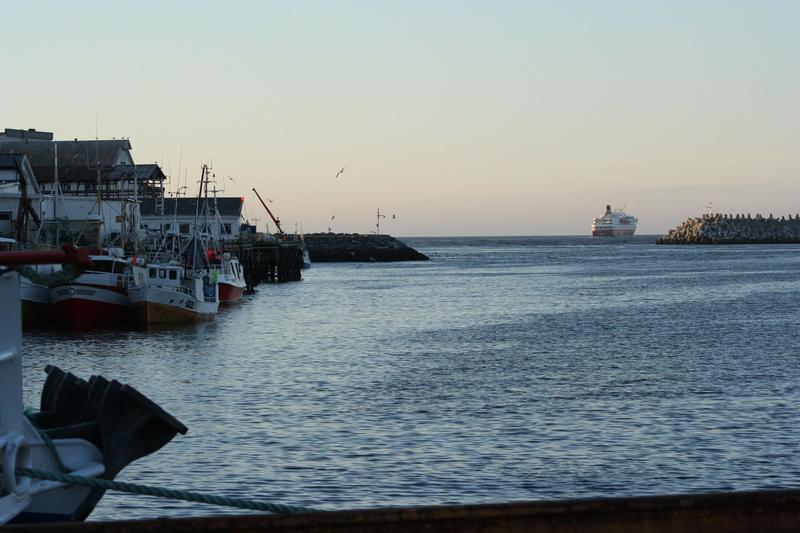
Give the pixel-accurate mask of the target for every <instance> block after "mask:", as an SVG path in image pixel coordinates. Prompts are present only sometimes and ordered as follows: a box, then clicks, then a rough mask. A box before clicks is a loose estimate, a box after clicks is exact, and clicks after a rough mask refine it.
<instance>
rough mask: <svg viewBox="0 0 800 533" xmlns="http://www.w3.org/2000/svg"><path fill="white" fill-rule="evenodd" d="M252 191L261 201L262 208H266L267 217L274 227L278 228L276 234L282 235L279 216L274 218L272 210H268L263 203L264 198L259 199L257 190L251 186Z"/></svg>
mask: <svg viewBox="0 0 800 533" xmlns="http://www.w3.org/2000/svg"><path fill="white" fill-rule="evenodd" d="M253 192H254V193H256V196H258V200H259V201H260V202H261V205H263V206H264V209H266V210H267V214H269V217H270V218H271V219H272V221H273V222H274V223H275V227H276V228H278V235H283V229H282V228H281V220H280V219H279V218H275V215H273V214H272V211H270V210H269V207H267V204H265V203H264V200H262V199H261V195H260V194H258V191H257V190H256V188H255V187H253Z"/></svg>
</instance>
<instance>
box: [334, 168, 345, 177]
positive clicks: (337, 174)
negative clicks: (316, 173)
mask: <svg viewBox="0 0 800 533" xmlns="http://www.w3.org/2000/svg"><path fill="white" fill-rule="evenodd" d="M347 167H348V165H345V166H343V167H342V170H340V171H339V172H337V173H336V176H334V177H335V178H338V177H339V176H340V175H341V173H342V172H344V169H346V168H347Z"/></svg>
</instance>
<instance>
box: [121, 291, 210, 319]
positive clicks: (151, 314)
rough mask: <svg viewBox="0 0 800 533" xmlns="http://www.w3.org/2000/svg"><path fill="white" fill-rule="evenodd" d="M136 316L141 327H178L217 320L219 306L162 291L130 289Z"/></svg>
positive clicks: (173, 292) (188, 296)
mask: <svg viewBox="0 0 800 533" xmlns="http://www.w3.org/2000/svg"><path fill="white" fill-rule="evenodd" d="M130 299H131V307H132V309H133V316H134V318H135V319H136V321H137V322H139V323H141V324H178V323H182V322H194V321H200V320H213V319H214V317H215V316H216V314H217V308H218V305H219V303H218V302H217V301H214V302H199V301H197V300H196V299H195V298H194V297H192V296H190V295H188V294H186V293H182V292H177V291H173V290H169V289H162V288H159V287H136V288H131V289H130Z"/></svg>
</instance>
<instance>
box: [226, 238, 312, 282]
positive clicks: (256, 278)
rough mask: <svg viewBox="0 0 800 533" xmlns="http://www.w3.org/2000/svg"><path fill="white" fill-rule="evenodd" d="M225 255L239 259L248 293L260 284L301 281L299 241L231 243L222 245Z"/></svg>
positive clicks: (238, 241) (301, 256)
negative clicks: (228, 254)
mask: <svg viewBox="0 0 800 533" xmlns="http://www.w3.org/2000/svg"><path fill="white" fill-rule="evenodd" d="M222 251H223V252H230V253H231V255H235V256H236V257H237V258H239V262H240V263H241V264H242V266H243V267H244V280H245V283H247V291H248V292H251V291H252V290H253V289H254V288H255V287H256V285H259V284H261V283H284V282H287V281H300V280H301V279H302V275H301V274H300V269H301V267H302V264H303V255H302V254H303V253H302V251H301V250H300V246H299V243H297V242H296V241H284V242H269V241H250V240H248V241H242V240H237V241H229V242H224V243H222Z"/></svg>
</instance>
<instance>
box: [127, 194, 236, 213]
mask: <svg viewBox="0 0 800 533" xmlns="http://www.w3.org/2000/svg"><path fill="white" fill-rule="evenodd" d="M176 200H177V202H178V203H177V209H178V211H177V216H179V217H188V216H192V217H193V216H194V215H195V213H196V212H197V198H192V197H184V198H164V215H165V216H166V217H170V216H173V215H174V214H175V207H176V206H175V201H176ZM216 202H217V204H216V205H217V211H219V214H220V216H222V217H236V218H239V216H240V215H241V214H242V204H243V203H244V198H241V197H239V196H232V197H220V198H217V199H216ZM208 204H209V206H213V205H214V199H213V198H209V199H208ZM139 212H140V213H141V215H142V216H143V217H155V216H159V215H158V213H157V212H156V199H155V198H143V199H142V203H141V205H140V207H139Z"/></svg>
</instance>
